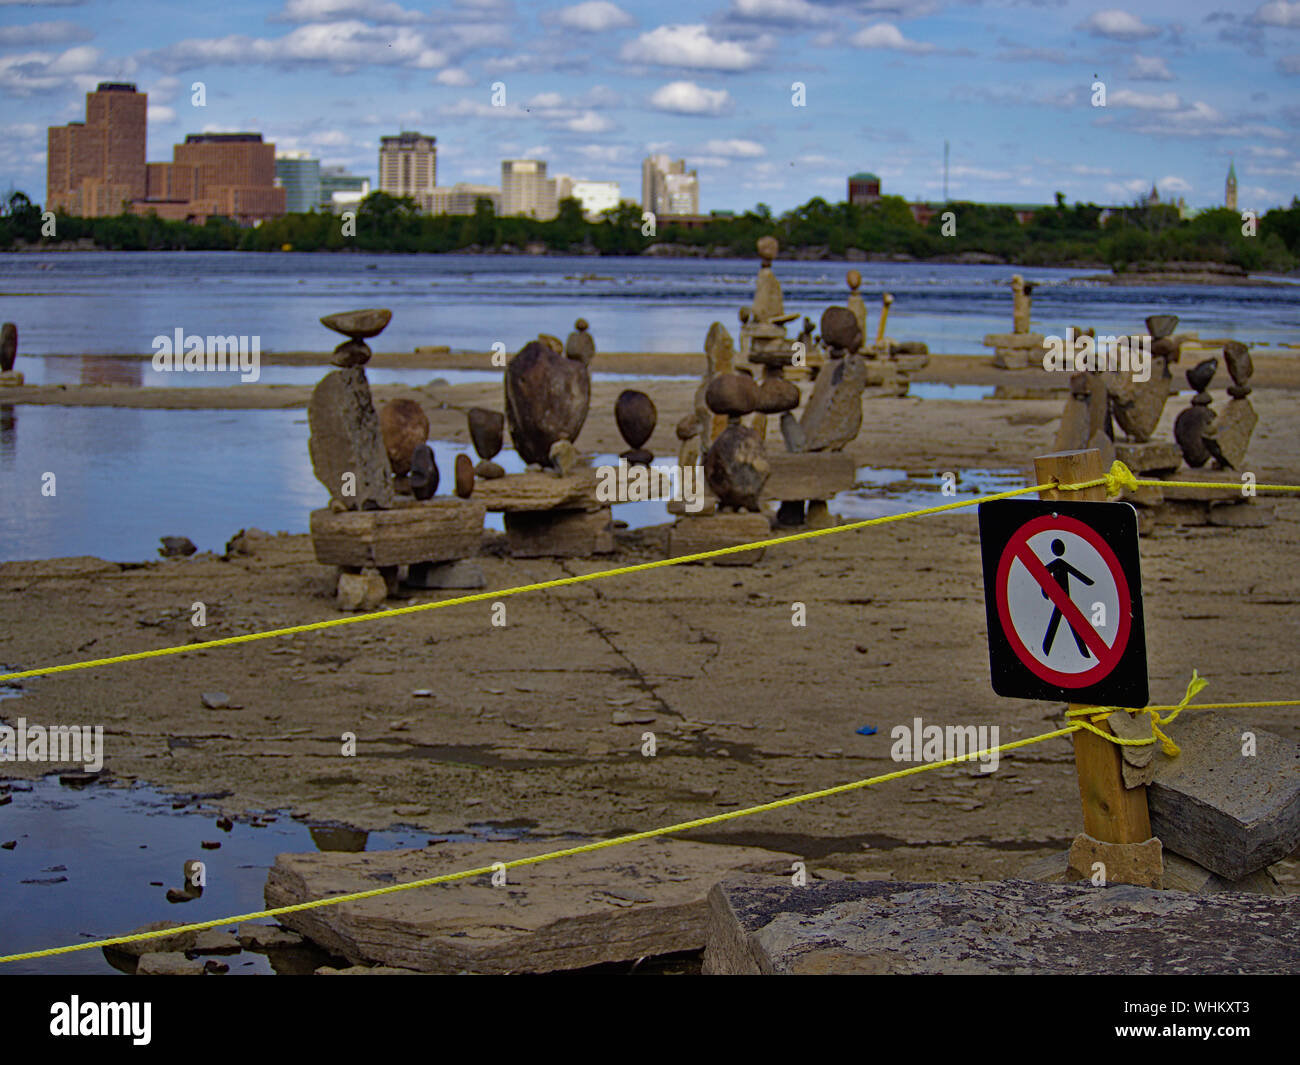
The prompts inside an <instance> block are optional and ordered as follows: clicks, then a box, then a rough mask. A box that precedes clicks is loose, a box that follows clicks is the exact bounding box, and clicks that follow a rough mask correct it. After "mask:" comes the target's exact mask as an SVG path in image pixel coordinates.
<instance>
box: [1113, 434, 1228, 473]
mask: <svg viewBox="0 0 1300 1065" xmlns="http://www.w3.org/2000/svg"><path fill="white" fill-rule="evenodd" d="M1115 457H1116V458H1117V459H1119V461H1120V462H1122V463H1124V465H1125V466H1127V467H1128V468H1129V469H1130V470H1132V471H1133V472H1134V473H1136V474H1137V475H1138V476H1139V477H1142V476H1145V475H1147V474H1152V473H1168V472H1170V471H1172V470H1176V469H1178V467H1179V466H1181V465H1182V464H1183V453H1182V452H1181V451H1179V450H1178V445H1177V444H1171V443H1166V442H1164V441H1155V440H1152V441H1148V442H1146V443H1135V442H1133V441H1129V440H1117V441H1115ZM1221 479H1222V478H1221ZM1178 480H1182V478H1181V477H1179V478H1178Z"/></svg>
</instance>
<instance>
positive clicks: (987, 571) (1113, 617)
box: [979, 499, 1149, 707]
mask: <svg viewBox="0 0 1300 1065" xmlns="http://www.w3.org/2000/svg"><path fill="white" fill-rule="evenodd" d="M979 520H980V549H981V552H982V553H983V557H984V603H985V607H986V609H987V611H988V625H989V661H990V664H991V666H992V672H993V690H994V691H995V692H997V693H998V694H999V695H1004V696H1009V697H1011V698H1019V699H1050V700H1053V701H1058V700H1064V701H1066V702H1072V703H1082V704H1085V705H1092V706H1131V707H1139V706H1146V704H1147V698H1148V695H1149V693H1148V690H1147V645H1146V630H1145V628H1144V626H1143V623H1142V572H1141V569H1140V567H1139V564H1138V537H1137V511H1135V510H1134V509H1133V507H1132V506H1131V505H1130V504H1128V503H1071V502H1060V501H1056V502H1037V501H1033V500H1020V499H1007V500H1000V501H998V502H995V503H984V504H982V505H981V506H980V508H979Z"/></svg>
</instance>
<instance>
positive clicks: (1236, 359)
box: [1223, 340, 1255, 399]
mask: <svg viewBox="0 0 1300 1065" xmlns="http://www.w3.org/2000/svg"><path fill="white" fill-rule="evenodd" d="M1223 359H1224V361H1225V362H1226V363H1227V364H1228V373H1229V374H1230V375H1231V377H1232V382H1233V384H1234V385H1235V387H1234V388H1229V389H1228V394H1229V395H1232V396H1236V397H1237V398H1238V399H1244V398H1245V397H1246V396H1248V395H1250V391H1251V389H1250V378H1251V375H1252V374H1253V373H1254V372H1255V364H1254V363H1253V362H1252V361H1251V358H1250V348H1248V347H1246V345H1245V344H1243V343H1241V341H1239V340H1229V341H1228V342H1227V343H1226V344H1224V345H1223Z"/></svg>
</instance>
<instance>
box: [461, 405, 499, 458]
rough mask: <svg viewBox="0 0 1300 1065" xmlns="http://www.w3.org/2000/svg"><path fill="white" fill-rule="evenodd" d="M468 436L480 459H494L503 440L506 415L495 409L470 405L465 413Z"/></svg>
mask: <svg viewBox="0 0 1300 1065" xmlns="http://www.w3.org/2000/svg"><path fill="white" fill-rule="evenodd" d="M465 417H466V420H467V421H468V422H469V438H470V440H472V441H473V442H474V450H475V451H477V452H478V457H479V458H481V459H494V458H496V457H497V454H498V452H500V450H501V445H502V444H503V443H504V442H505V431H506V416H505V415H504V414H502V413H501V412H500V411H497V410H487V409H486V408H484V407H470V409H469V410H468V411H466V413H465Z"/></svg>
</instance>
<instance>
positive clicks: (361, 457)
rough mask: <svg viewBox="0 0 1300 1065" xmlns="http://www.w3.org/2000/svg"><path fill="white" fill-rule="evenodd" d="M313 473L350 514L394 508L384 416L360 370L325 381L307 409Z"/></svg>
mask: <svg viewBox="0 0 1300 1065" xmlns="http://www.w3.org/2000/svg"><path fill="white" fill-rule="evenodd" d="M307 420H308V423H309V424H310V426H311V440H310V441H309V443H308V450H309V451H310V453H311V464H312V469H313V470H314V471H315V474H316V478H317V480H319V481H320V483H321V484H323V485H324V486H325V487H326V489H327V490H328V491H329V493H330V498H331V500H332V501H333V502H335V503H337V504H338V505H339V506H341V507H342V509H344V510H360V509H379V510H388V509H389V508H391V507H392V505H393V485H392V479H391V477H390V476H389V472H388V469H389V467H388V454H387V452H386V451H385V450H384V440H383V435H382V433H381V432H380V429H379V416H378V415H377V414H376V413H375V407H374V403H373V402H372V401H371V398H370V385H369V383H368V382H367V381H366V371H365V370H364V369H363V368H361V367H360V366H357V367H353V368H350V369H344V370H332V371H331V372H330V373H327V374H326V375H325V376H324V377H323V378H321V381H320V383H319V384H318V385H317V386H316V388H315V389H314V390H313V391H312V394H311V402H310V403H309V404H308V406H307Z"/></svg>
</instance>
